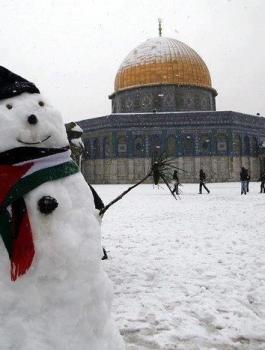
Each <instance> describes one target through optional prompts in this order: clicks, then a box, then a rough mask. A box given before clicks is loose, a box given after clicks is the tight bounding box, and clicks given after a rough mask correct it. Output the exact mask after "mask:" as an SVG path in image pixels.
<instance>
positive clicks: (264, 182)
mask: <svg viewBox="0 0 265 350" xmlns="http://www.w3.org/2000/svg"><path fill="white" fill-rule="evenodd" d="M199 178H200V183H199V194H202V188H204V189H205V190H206V191H207V193H210V190H209V189H208V187H207V186H206V174H205V172H204V171H203V169H200V173H199ZM173 180H174V188H173V191H172V193H173V194H176V195H179V186H180V181H179V177H178V171H177V170H174V173H173ZM259 181H261V184H260V193H265V170H264V171H263V173H262V174H261V175H260V179H259ZM240 182H241V194H247V192H249V182H250V175H249V172H248V169H246V168H245V167H242V168H241V171H240Z"/></svg>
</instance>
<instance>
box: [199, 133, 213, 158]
mask: <svg viewBox="0 0 265 350" xmlns="http://www.w3.org/2000/svg"><path fill="white" fill-rule="evenodd" d="M200 153H201V154H203V155H208V154H211V138H210V135H207V134H206V135H201V136H200Z"/></svg>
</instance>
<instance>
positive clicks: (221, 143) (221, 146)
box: [217, 134, 227, 153]
mask: <svg viewBox="0 0 265 350" xmlns="http://www.w3.org/2000/svg"><path fill="white" fill-rule="evenodd" d="M226 152H227V138H226V135H225V134H218V135H217V153H226Z"/></svg>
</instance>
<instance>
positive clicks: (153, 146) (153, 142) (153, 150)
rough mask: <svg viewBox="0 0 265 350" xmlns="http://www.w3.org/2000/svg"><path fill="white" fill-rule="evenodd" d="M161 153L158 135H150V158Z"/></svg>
mask: <svg viewBox="0 0 265 350" xmlns="http://www.w3.org/2000/svg"><path fill="white" fill-rule="evenodd" d="M160 153H161V140H160V137H159V136H158V135H152V136H151V139H150V156H151V157H152V156H153V155H158V154H160Z"/></svg>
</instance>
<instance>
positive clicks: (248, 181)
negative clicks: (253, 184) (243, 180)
mask: <svg viewBox="0 0 265 350" xmlns="http://www.w3.org/2000/svg"><path fill="white" fill-rule="evenodd" d="M246 170H247V173H248V177H247V192H249V183H250V175H249V172H248V169H246Z"/></svg>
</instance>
